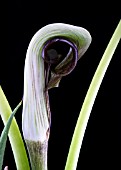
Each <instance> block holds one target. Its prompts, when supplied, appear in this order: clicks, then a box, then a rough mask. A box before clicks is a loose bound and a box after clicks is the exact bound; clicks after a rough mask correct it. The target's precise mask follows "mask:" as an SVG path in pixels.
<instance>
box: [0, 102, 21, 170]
mask: <svg viewBox="0 0 121 170" xmlns="http://www.w3.org/2000/svg"><path fill="white" fill-rule="evenodd" d="M20 106H21V102H20V103H19V104H18V105H17V107H16V108H15V109H14V111H13V112H12V114H11V115H10V117H9V119H8V121H7V124H6V125H5V127H4V129H3V131H2V134H1V137H0V170H2V165H3V159H4V153H5V148H6V142H7V137H8V133H9V129H10V126H11V123H12V120H13V117H14V115H15V113H16V112H17V110H18V108H19V107H20Z"/></svg>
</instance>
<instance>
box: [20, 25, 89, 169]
mask: <svg viewBox="0 0 121 170" xmlns="http://www.w3.org/2000/svg"><path fill="white" fill-rule="evenodd" d="M90 43H91V35H90V33H89V32H88V31H87V30H86V29H84V28H82V27H78V26H73V25H69V24H63V23H55V24H49V25H47V26H45V27H43V28H41V29H40V30H39V31H38V32H37V33H36V34H35V35H34V36H33V38H32V40H31V42H30V44H29V47H28V50H27V54H26V60H25V70H24V95H23V114H22V129H23V135H24V138H25V141H26V144H27V148H28V151H29V155H30V160H31V166H32V170H35V169H36V170H40V169H42V170H47V148H48V139H49V135H50V123H51V113H50V107H49V96H48V90H49V89H51V88H53V87H58V86H59V82H60V80H61V78H62V77H63V76H66V75H68V74H69V73H71V71H73V69H74V68H75V66H76V64H77V62H78V60H79V59H80V58H81V57H82V56H83V54H84V53H85V52H86V50H87V49H88V47H89V45H90Z"/></svg>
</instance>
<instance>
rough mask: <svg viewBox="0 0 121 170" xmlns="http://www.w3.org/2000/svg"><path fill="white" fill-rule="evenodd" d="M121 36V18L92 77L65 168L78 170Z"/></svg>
mask: <svg viewBox="0 0 121 170" xmlns="http://www.w3.org/2000/svg"><path fill="white" fill-rule="evenodd" d="M120 38H121V20H120V21H119V23H118V25H117V27H116V29H115V31H114V34H113V35H112V38H111V40H110V42H109V44H108V46H107V48H106V50H105V52H104V54H103V56H102V59H101V61H100V63H99V65H98V68H97V70H96V72H95V74H94V77H93V79H92V82H91V84H90V87H89V89H88V92H87V94H86V97H85V100H84V103H83V105H82V109H81V112H80V114H79V117H78V120H77V124H76V127H75V130H74V134H73V138H72V142H71V145H70V149H69V153H68V157H67V162H66V166H65V170H76V167H77V162H78V157H79V152H80V148H81V145H82V141H83V137H84V133H85V130H86V126H87V123H88V119H89V116H90V113H91V110H92V107H93V104H94V101H95V98H96V96H97V93H98V90H99V88H100V85H101V83H102V80H103V78H104V75H105V72H106V70H107V68H108V65H109V63H110V61H111V59H112V56H113V54H114V52H115V49H116V47H117V45H118V43H119V40H120Z"/></svg>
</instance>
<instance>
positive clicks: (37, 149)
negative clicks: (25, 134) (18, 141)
mask: <svg viewBox="0 0 121 170" xmlns="http://www.w3.org/2000/svg"><path fill="white" fill-rule="evenodd" d="M26 144H27V147H28V152H29V156H30V162H31V167H32V170H47V148H48V141H45V142H43V143H40V142H39V141H38V142H35V141H28V140H26Z"/></svg>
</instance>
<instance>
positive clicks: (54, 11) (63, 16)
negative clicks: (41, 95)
mask: <svg viewBox="0 0 121 170" xmlns="http://www.w3.org/2000/svg"><path fill="white" fill-rule="evenodd" d="M118 8H119V6H118V4H117V6H116V7H115V4H113V6H112V8H111V7H110V6H108V7H106V6H105V4H100V3H98V4H97V3H94V4H88V2H85V3H84V2H79V1H75V2H73V1H67V2H65V1H56V2H51V1H43V2H41V1H38V0H35V1H31V2H30V1H26V3H25V1H22V0H19V1H15V0H12V1H9V2H6V4H5V8H4V10H3V11H4V12H3V18H4V24H2V27H3V30H4V34H3V35H4V36H3V41H4V43H3V48H2V50H3V56H1V62H0V65H1V67H0V69H1V70H0V73H1V75H0V81H1V82H0V83H1V86H2V88H3V90H4V92H5V94H6V97H7V99H8V101H9V103H10V105H11V108H12V109H14V108H15V106H16V105H17V104H18V102H19V101H20V100H21V99H22V95H23V78H24V61H25V57H26V50H27V47H28V44H29V42H30V40H31V38H32V36H33V35H34V34H35V33H36V31H38V30H39V29H40V28H42V27H43V26H45V25H47V24H50V23H56V22H61V23H67V24H72V25H76V26H81V27H84V28H86V29H87V30H88V31H89V32H90V34H91V36H92V43H91V45H90V47H89V49H88V51H87V52H86V53H85V55H84V56H83V57H82V59H81V60H80V61H79V62H78V65H77V66H76V68H75V70H74V71H73V72H72V73H71V74H70V75H68V76H66V77H64V78H63V79H62V81H61V83H60V87H59V88H54V89H52V90H50V91H49V94H50V107H51V112H52V125H51V135H50V140H49V147H48V169H49V170H58V169H60V170H62V169H64V166H65V162H66V158H67V153H68V149H69V146H70V142H71V138H72V134H73V131H74V128H75V125H76V121H77V118H78V115H79V112H80V110H81V106H82V103H83V101H84V98H85V95H86V92H87V90H88V87H89V85H90V82H91V80H92V77H93V75H94V72H95V70H96V68H97V66H98V63H99V61H100V59H101V57H102V55H103V53H104V50H105V48H106V46H107V44H108V42H109V40H110V38H111V36H112V34H113V32H114V30H115V28H116V26H117V24H118V23H119V20H120V17H119V16H120V14H116V13H114V10H116V11H117V12H118V10H119V9H118ZM92 13H93V15H92ZM120 66H121V43H119V45H118V47H117V49H116V51H115V54H114V57H113V59H112V60H111V63H110V65H109V67H108V70H107V72H106V75H105V77H104V79H103V82H102V85H101V87H100V90H99V92H98V95H97V98H96V101H95V104H94V107H93V109H92V112H91V115H90V119H89V122H88V126H87V129H86V132H85V136H84V140H83V144H82V148H81V151H80V157H79V161H78V166H77V169H78V170H80V169H81V170H86V169H96V170H97V169H99V168H100V169H104V167H105V168H107V169H110V168H111V167H114V168H113V169H115V170H117V169H120V168H121V165H120V162H119V155H120V153H121V152H120V150H121V149H120V143H121V140H120V133H119V132H120V128H121V126H120V122H121V119H120V118H121V116H120V113H121V109H120V96H121V89H120V86H121V81H120V75H121V74H120V73H121V69H120ZM21 112H22V108H20V109H19V111H18V112H17V114H16V120H17V122H18V124H19V127H20V131H21ZM2 128H3V123H2V120H1V121H0V132H1V131H2ZM5 165H8V166H9V170H10V169H16V168H15V163H14V158H13V155H12V151H11V148H10V144H9V141H8V142H7V147H6V152H5V159H4V166H5Z"/></svg>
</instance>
